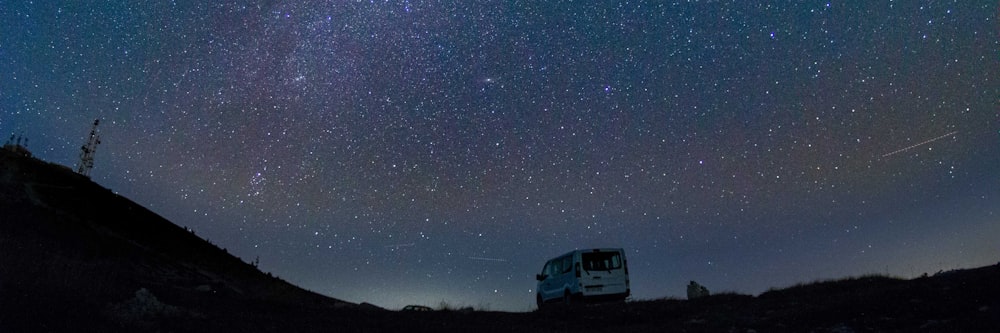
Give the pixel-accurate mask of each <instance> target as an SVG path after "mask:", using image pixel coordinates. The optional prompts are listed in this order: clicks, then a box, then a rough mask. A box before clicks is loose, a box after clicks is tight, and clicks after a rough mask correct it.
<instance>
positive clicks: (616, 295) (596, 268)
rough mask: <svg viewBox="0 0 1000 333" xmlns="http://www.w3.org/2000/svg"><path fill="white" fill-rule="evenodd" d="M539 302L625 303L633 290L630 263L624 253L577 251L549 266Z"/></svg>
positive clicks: (541, 283) (540, 280)
mask: <svg viewBox="0 0 1000 333" xmlns="http://www.w3.org/2000/svg"><path fill="white" fill-rule="evenodd" d="M535 279H536V280H538V288H537V292H536V293H537V296H536V297H535V301H536V302H537V304H538V307H539V308H541V307H542V305H543V304H545V303H552V302H563V303H570V302H574V301H589V300H624V299H625V298H626V297H628V296H629V295H630V294H631V292H632V290H631V289H630V288H629V280H628V260H626V259H625V251H624V250H622V249H588V250H576V251H572V252H570V253H566V254H564V255H561V256H558V257H556V258H554V259H551V260H549V261H548V262H546V263H545V267H543V268H542V273H541V274H538V275H536V276H535Z"/></svg>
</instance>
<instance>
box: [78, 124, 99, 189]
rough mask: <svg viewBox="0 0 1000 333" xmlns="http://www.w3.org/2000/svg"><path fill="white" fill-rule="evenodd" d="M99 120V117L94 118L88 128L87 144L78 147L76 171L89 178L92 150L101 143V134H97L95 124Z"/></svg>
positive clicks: (92, 159)
mask: <svg viewBox="0 0 1000 333" xmlns="http://www.w3.org/2000/svg"><path fill="white" fill-rule="evenodd" d="M100 122H101V120H100V119H94V126H93V127H91V128H90V138H89V139H88V140H87V144H85V145H83V146H82V147H80V164H79V165H77V167H76V173H79V174H81V175H84V176H86V177H87V178H90V170H91V169H93V168H94V152H96V151H97V145H99V144H101V136H100V135H97V125H98V124H100Z"/></svg>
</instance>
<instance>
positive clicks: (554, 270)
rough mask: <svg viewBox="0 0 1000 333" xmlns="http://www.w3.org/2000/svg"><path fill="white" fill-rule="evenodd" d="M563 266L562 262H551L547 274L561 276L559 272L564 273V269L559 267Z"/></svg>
mask: <svg viewBox="0 0 1000 333" xmlns="http://www.w3.org/2000/svg"><path fill="white" fill-rule="evenodd" d="M561 265H562V260H553V261H550V262H549V266H548V267H549V269H548V271H546V273H547V274H549V275H559V272H562V268H561V267H559V266H561Z"/></svg>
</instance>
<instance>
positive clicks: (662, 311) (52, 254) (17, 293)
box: [0, 150, 1000, 332]
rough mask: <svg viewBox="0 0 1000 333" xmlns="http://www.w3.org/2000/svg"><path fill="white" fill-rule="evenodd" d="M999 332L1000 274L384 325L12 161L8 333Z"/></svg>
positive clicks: (0, 273) (420, 317)
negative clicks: (129, 332)
mask: <svg viewBox="0 0 1000 333" xmlns="http://www.w3.org/2000/svg"><path fill="white" fill-rule="evenodd" d="M115 331H133V332H331V331H333V332H352V331H366V332H393V331H403V332H452V331H454V332H472V331H474V332H533V331H547V332H570V331H572V332H1000V266H997V265H995V266H988V267H981V268H976V269H969V270H961V271H952V272H946V273H941V274H936V275H934V276H931V277H923V278H917V279H912V280H901V279H893V278H887V277H862V278H853V279H844V280H840V281H830V282H821V283H812V284H808V285H801V286H796V287H792V288H787V289H782V290H776V291H770V292H767V293H764V294H762V295H759V296H748V295H735V294H729V295H725V294H724V295H714V296H711V297H707V298H702V299H697V300H692V301H687V300H649V301H634V302H627V303H609V304H592V305H570V306H553V307H549V308H546V309H543V310H542V311H534V312H528V313H505V312H476V311H435V312H397V311H386V310H383V309H379V308H376V307H374V306H368V305H364V304H361V305H359V304H352V303H348V302H343V301H340V300H336V299H332V298H329V297H325V296H322V295H318V294H315V293H312V292H310V291H307V290H303V289H301V288H298V287H296V286H294V285H291V284H289V283H287V282H285V281H282V280H281V279H278V278H276V277H273V276H271V275H270V274H267V273H264V272H261V271H260V270H258V269H257V267H255V266H254V265H252V264H250V263H246V262H243V261H241V260H240V259H239V258H236V257H234V256H232V255H230V254H229V253H227V252H226V250H225V249H222V248H219V247H217V246H215V245H212V244H211V243H209V242H206V241H204V240H202V239H200V238H198V237H197V236H196V235H194V233H192V232H191V231H189V230H186V229H185V228H182V227H179V226H177V225H175V224H173V223H171V222H169V221H166V220H164V219H163V218H161V217H159V216H157V215H156V214H155V213H153V212H150V211H149V210H146V209H145V208H142V207H141V206H138V205H136V204H134V203H132V202H131V201H129V200H128V199H126V198H123V197H120V196H118V195H115V194H113V193H111V192H110V191H108V190H106V189H104V188H101V187H100V186H98V185H96V184H94V183H92V182H90V181H89V180H88V179H86V178H84V177H82V176H79V175H77V174H75V173H73V172H71V171H70V170H69V169H67V168H65V167H62V166H58V165H54V164H49V163H45V162H43V161H39V160H36V159H32V158H28V157H24V156H21V155H18V154H15V153H11V152H9V151H6V150H0V332H115Z"/></svg>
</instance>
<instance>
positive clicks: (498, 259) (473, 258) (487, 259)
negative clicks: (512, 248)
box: [469, 257, 507, 262]
mask: <svg viewBox="0 0 1000 333" xmlns="http://www.w3.org/2000/svg"><path fill="white" fill-rule="evenodd" d="M469 259H472V260H479V261H495V262H507V259H500V258H485V257H469Z"/></svg>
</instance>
